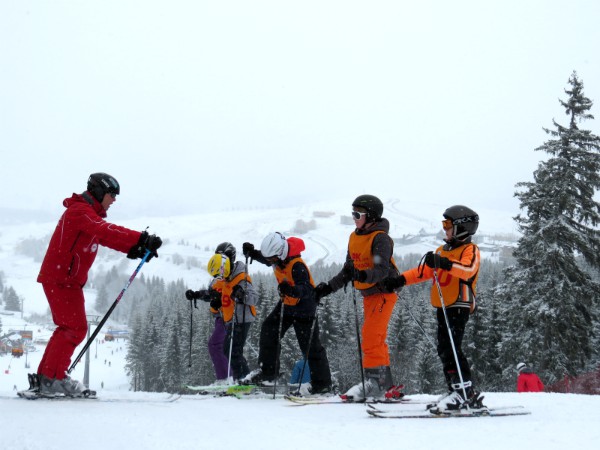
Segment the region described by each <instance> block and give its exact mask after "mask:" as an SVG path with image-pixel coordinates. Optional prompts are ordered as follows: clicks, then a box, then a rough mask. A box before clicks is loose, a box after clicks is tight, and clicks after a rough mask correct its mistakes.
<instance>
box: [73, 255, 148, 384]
mask: <svg viewBox="0 0 600 450" xmlns="http://www.w3.org/2000/svg"><path fill="white" fill-rule="evenodd" d="M149 256H150V250H146V254H145V255H144V257H143V258H142V261H141V262H140V263H139V264H138V266H137V268H136V269H135V271H134V272H133V273H132V274H131V276H130V277H129V280H127V284H126V285H125V287H124V288H123V289H122V290H121V293H120V294H119V295H118V296H117V298H116V300H115V301H114V303H113V304H112V306H111V307H110V309H109V310H108V312H107V313H106V314H105V315H104V317H103V318H102V320H101V321H100V323H99V324H98V326H97V327H96V329H95V330H94V333H93V334H92V336H91V337H90V338H89V339H88V341H87V342H86V343H85V345H84V346H83V349H82V350H81V351H80V352H79V355H77V358H75V361H73V363H72V364H71V367H69V370H67V373H68V374H70V373H71V372H72V371H73V369H75V366H76V365H77V363H79V361H80V360H81V358H82V357H83V355H84V354H85V352H86V351H87V350H88V348H89V347H90V345H92V342H94V339H96V336H97V335H98V333H100V330H101V329H102V326H103V325H104V324H105V323H106V321H107V320H108V318H109V317H110V315H111V314H112V312H113V310H114V309H115V308H116V307H117V305H118V304H119V302H120V301H121V298H123V294H125V291H126V290H127V288H128V287H129V285H130V284H131V282H132V281H133V280H134V278H135V277H136V275H137V274H138V272H139V271H140V270H141V268H142V266H143V265H144V263H145V262H146V261H147V260H148V257H149Z"/></svg>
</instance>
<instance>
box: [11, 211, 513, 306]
mask: <svg viewBox="0 0 600 450" xmlns="http://www.w3.org/2000/svg"><path fill="white" fill-rule="evenodd" d="M349 203H350V202H349V201H348V200H347V199H344V200H340V201H331V202H321V203H315V204H310V205H305V206H301V207H294V208H284V209H259V210H232V211H224V212H218V213H198V214H195V215H189V216H176V217H140V218H137V219H128V220H118V212H119V211H118V208H119V204H118V203H116V204H115V205H114V206H113V209H111V211H110V212H109V217H108V220H109V221H111V220H112V221H114V222H115V223H118V224H120V225H124V226H127V227H130V228H133V229H137V230H143V229H145V228H146V227H149V232H150V233H156V234H158V235H159V236H161V238H163V240H164V242H165V243H164V245H163V247H162V248H161V250H160V251H159V254H160V258H159V259H158V260H155V261H152V262H151V263H150V264H147V265H146V266H144V268H143V274H144V275H145V276H154V275H155V276H160V277H162V278H164V279H166V280H167V281H174V280H177V279H183V280H184V281H185V282H186V283H187V284H189V285H190V286H199V285H202V284H204V283H206V282H207V281H208V278H209V277H208V274H207V273H206V271H205V270H204V267H205V265H206V263H207V262H208V259H209V258H210V256H211V255H212V254H213V252H214V248H215V247H216V246H217V245H218V244H219V243H220V242H223V241H230V242H232V243H233V244H234V245H235V246H236V247H237V248H238V254H239V257H241V246H242V243H243V242H246V241H249V242H253V243H254V244H255V245H260V242H261V240H262V238H263V237H264V236H265V235H266V234H267V233H269V232H271V231H280V232H283V233H284V234H286V235H288V236H289V235H296V236H300V237H302V238H303V239H304V241H305V243H306V251H305V252H304V253H303V257H304V258H305V260H306V261H307V262H308V263H309V264H314V263H316V262H317V261H322V262H324V263H331V262H342V261H343V260H344V257H345V254H346V246H347V243H348V236H349V234H350V233H351V232H352V230H353V225H352V223H353V222H352V221H351V220H350V211H351V205H350V204H349ZM447 206H448V205H440V204H434V203H421V202H414V201H405V200H399V199H390V200H387V201H385V212H384V216H385V217H386V218H387V219H388V220H389V221H390V225H391V227H390V235H391V236H392V238H394V239H395V240H396V245H395V252H396V254H399V255H406V254H409V253H415V254H418V255H421V254H423V253H425V252H427V251H429V250H432V249H434V248H435V247H437V246H438V245H439V244H440V243H441V240H440V239H441V238H440V235H439V234H438V233H439V232H440V228H441V224H440V221H441V220H442V212H443V211H444V209H445V208H446V207H447ZM473 207H474V208H475V209H476V210H477V212H478V213H479V215H480V217H481V219H480V227H479V231H478V239H479V243H480V245H481V248H482V252H483V257H484V258H493V259H497V258H498V257H499V255H500V253H499V250H500V249H501V247H502V246H509V245H512V244H514V242H513V243H511V242H507V241H506V239H507V236H510V235H512V236H514V235H515V233H516V231H515V224H514V222H513V220H512V215H514V214H512V213H509V212H506V211H496V210H486V209H481V208H477V207H476V205H473ZM113 216H117V218H114V217H113ZM56 220H58V217H57V218H56ZM56 220H53V221H51V222H44V223H34V222H27V223H19V224H5V225H2V226H0V271H2V272H4V275H5V284H6V285H8V286H12V287H14V289H15V290H16V291H17V294H18V295H20V296H21V297H22V298H23V299H24V310H25V312H26V313H28V312H37V313H43V312H45V311H46V309H47V305H46V300H45V298H44V296H43V292H42V290H41V287H40V285H39V284H38V283H36V282H35V278H36V276H37V273H38V270H39V266H40V261H34V260H33V258H32V257H31V256H27V255H24V254H22V253H17V252H16V249H17V247H18V246H19V244H20V243H22V242H23V241H24V240H36V239H38V240H39V239H42V238H49V236H50V235H51V233H52V232H53V231H54V227H55V226H56ZM38 246H43V245H41V244H40V243H38ZM39 250H40V252H39V253H40V254H41V255H42V256H43V253H44V251H45V248H41V249H39ZM417 262H418V261H417V260H415V263H417ZM114 265H118V267H119V270H120V271H122V272H123V273H127V274H129V273H131V272H133V270H134V269H135V267H136V265H137V263H136V262H135V261H130V260H127V259H126V258H124V257H123V256H122V255H117V254H115V252H112V251H110V250H106V249H101V250H100V252H99V256H98V258H97V260H96V263H95V264H94V266H93V268H92V273H94V272H95V271H102V270H109V269H110V268H112V267H113V266H114ZM250 270H251V272H252V271H257V270H263V271H265V270H268V269H266V268H265V267H264V266H261V265H259V264H254V265H252V267H251V269H250ZM116 294H117V293H115V295H116ZM86 297H87V300H88V302H87V303H88V307H90V305H93V301H92V300H93V298H94V292H93V291H90V292H87V293H86ZM100 313H103V312H100Z"/></svg>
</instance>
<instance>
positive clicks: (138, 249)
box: [127, 231, 162, 261]
mask: <svg viewBox="0 0 600 450" xmlns="http://www.w3.org/2000/svg"><path fill="white" fill-rule="evenodd" d="M161 245H162V239H161V238H159V237H158V236H157V235H155V234H153V235H149V234H148V232H147V231H143V232H142V234H140V238H139V239H138V242H137V244H135V245H134V246H133V247H131V248H130V249H129V252H128V253H127V257H128V258H130V259H138V258H143V257H144V255H145V254H146V251H147V250H150V255H149V256H148V259H147V260H146V261H150V260H151V259H152V258H153V257H157V258H158V253H157V250H158V249H159V248H160V246H161Z"/></svg>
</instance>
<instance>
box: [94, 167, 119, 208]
mask: <svg viewBox="0 0 600 450" xmlns="http://www.w3.org/2000/svg"><path fill="white" fill-rule="evenodd" d="M87 190H88V191H89V193H90V194H92V196H93V197H94V198H95V199H96V200H98V201H99V202H102V200H103V199H104V195H105V194H114V195H118V194H120V193H121V187H120V186H119V182H118V181H117V180H116V179H115V178H114V177H111V176H110V175H109V174H107V173H104V172H98V173H93V174H91V175H90V177H89V178H88V182H87Z"/></svg>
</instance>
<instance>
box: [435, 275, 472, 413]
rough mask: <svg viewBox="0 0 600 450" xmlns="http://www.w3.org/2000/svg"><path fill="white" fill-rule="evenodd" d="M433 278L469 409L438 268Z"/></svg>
mask: <svg viewBox="0 0 600 450" xmlns="http://www.w3.org/2000/svg"><path fill="white" fill-rule="evenodd" d="M433 279H434V280H435V285H436V286H437V290H438V295H439V296H440V302H441V304H442V312H443V313H444V320H445V321H446V329H447V330H448V336H449V337H450V345H451V346H452V354H453V355H454V361H455V362H456V370H457V371H458V378H459V379H460V385H461V387H462V390H463V395H464V396H465V397H464V398H465V404H466V405H467V409H469V404H468V403H467V388H466V387H465V382H464V381H463V376H462V370H461V369H460V363H459V362H458V354H457V353H456V347H455V345H454V338H453V337H452V328H450V322H449V321H448V314H446V305H445V304H444V297H443V295H442V288H441V287H440V281H439V280H438V276H437V271H436V268H435V267H434V268H433Z"/></svg>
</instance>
